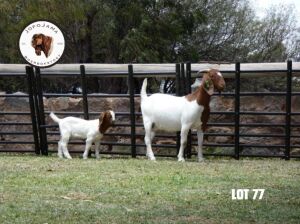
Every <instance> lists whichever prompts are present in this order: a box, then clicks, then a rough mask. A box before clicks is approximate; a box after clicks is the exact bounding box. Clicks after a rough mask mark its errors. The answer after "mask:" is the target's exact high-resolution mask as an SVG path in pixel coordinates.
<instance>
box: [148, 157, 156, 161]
mask: <svg viewBox="0 0 300 224" xmlns="http://www.w3.org/2000/svg"><path fill="white" fill-rule="evenodd" d="M148 159H149V160H151V161H156V158H155V157H154V156H151V157H150V156H149V157H148Z"/></svg>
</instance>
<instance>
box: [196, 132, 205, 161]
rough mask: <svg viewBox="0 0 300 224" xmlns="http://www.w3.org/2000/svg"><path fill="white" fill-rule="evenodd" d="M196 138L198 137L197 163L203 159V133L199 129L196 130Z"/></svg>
mask: <svg viewBox="0 0 300 224" xmlns="http://www.w3.org/2000/svg"><path fill="white" fill-rule="evenodd" d="M197 137H198V162H202V161H203V160H204V158H203V154H202V145H203V131H202V130H201V129H198V130H197Z"/></svg>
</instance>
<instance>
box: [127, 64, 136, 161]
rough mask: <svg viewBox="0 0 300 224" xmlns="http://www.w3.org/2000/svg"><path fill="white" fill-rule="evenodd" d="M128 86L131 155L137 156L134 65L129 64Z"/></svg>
mask: <svg viewBox="0 0 300 224" xmlns="http://www.w3.org/2000/svg"><path fill="white" fill-rule="evenodd" d="M128 88H129V102H130V123H131V125H130V127H131V132H130V133H131V134H130V138H131V156H132V157H133V158H135V157H136V136H135V105H134V103H135V100H134V80H133V66H132V65H128Z"/></svg>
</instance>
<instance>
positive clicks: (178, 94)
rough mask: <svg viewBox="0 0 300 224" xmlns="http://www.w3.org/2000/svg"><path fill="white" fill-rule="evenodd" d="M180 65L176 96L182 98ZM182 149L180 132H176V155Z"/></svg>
mask: <svg viewBox="0 0 300 224" xmlns="http://www.w3.org/2000/svg"><path fill="white" fill-rule="evenodd" d="M180 93H181V91H180V64H176V96H180ZM179 149H180V132H179V131H178V132H176V155H178V153H179Z"/></svg>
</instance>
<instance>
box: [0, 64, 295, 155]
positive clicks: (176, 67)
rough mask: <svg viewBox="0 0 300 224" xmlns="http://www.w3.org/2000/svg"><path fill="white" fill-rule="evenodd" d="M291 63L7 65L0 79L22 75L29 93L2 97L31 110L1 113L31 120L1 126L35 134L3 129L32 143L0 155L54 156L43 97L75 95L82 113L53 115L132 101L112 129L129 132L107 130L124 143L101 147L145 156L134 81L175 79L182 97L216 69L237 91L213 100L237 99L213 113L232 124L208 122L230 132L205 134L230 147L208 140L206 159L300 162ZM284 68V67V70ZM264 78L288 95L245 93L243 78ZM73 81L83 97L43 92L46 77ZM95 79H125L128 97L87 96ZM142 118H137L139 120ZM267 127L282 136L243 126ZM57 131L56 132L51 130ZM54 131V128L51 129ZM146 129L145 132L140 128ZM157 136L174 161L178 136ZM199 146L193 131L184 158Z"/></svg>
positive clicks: (3, 142)
mask: <svg viewBox="0 0 300 224" xmlns="http://www.w3.org/2000/svg"><path fill="white" fill-rule="evenodd" d="M294 64H295V66H294V65H293V64H292V62H291V61H288V62H287V63H262V64H240V63H236V64H227V65H211V64H191V63H186V64H184V63H181V64H148V65H141V64H133V65H109V64H107V65H105V64H104V65H103V64H102V65H99V64H82V65H76V66H74V65H56V66H54V67H52V68H46V69H42V70H40V69H39V68H33V67H30V66H26V67H25V70H24V65H22V66H21V65H17V66H15V68H14V69H13V68H10V67H9V68H8V69H3V66H4V65H0V77H1V78H7V77H8V78H15V77H24V78H26V79H27V80H26V81H27V84H28V93H26V94H19V93H16V94H6V93H5V94H4V93H0V97H8V98H11V97H16V98H28V101H29V108H28V111H24V112H22V111H1V112H0V115H1V116H30V121H31V122H24V121H2V120H0V125H3V126H12V125H15V126H17V127H19V126H20V127H21V126H31V127H32V131H21V130H20V131H2V130H0V136H4V137H5V136H8V135H9V136H31V137H32V139H33V140H32V141H29V140H28V141H27V140H13V141H7V140H5V139H4V140H2V139H1V140H0V145H4V146H5V147H4V148H3V147H2V148H0V152H18V150H15V149H9V148H6V146H7V147H9V145H14V144H28V145H33V149H32V150H28V149H25V150H20V151H21V152H35V153H36V154H43V155H48V153H49V152H56V151H57V150H55V147H54V149H53V146H52V147H51V148H50V149H49V145H56V144H57V137H56V140H55V141H54V140H52V139H53V138H51V140H50V138H49V137H50V136H59V131H58V130H57V127H58V126H57V125H56V124H53V123H51V124H49V123H47V122H46V120H47V119H46V118H47V117H48V115H49V113H50V111H45V108H44V102H43V98H44V97H46V98H51V97H75V98H81V99H82V111H81V112H69V111H58V112H55V113H56V114H57V115H62V116H82V117H83V118H84V119H90V118H91V116H95V117H96V116H98V115H99V112H90V111H89V103H88V102H89V101H88V99H89V98H107V97H109V98H124V99H128V100H129V108H128V111H116V118H119V117H123V118H124V117H126V118H127V121H126V122H124V121H121V122H119V121H118V122H116V123H115V124H114V127H121V128H122V127H127V128H128V129H126V130H127V131H126V132H121V133H118V132H108V133H106V134H105V135H106V136H108V137H114V136H121V137H124V139H125V140H126V141H125V142H114V141H107V140H105V141H102V142H101V144H102V145H105V146H108V147H109V148H112V147H114V146H128V147H130V149H131V150H130V152H123V151H117V152H116V151H103V152H101V153H103V154H111V155H114V154H118V155H130V156H132V157H136V156H140V155H145V154H142V153H140V152H138V150H137V148H141V147H142V148H145V144H144V143H138V142H137V140H138V139H139V142H143V137H144V131H142V132H140V131H139V132H138V131H137V128H142V127H143V124H142V123H141V117H142V114H141V112H138V108H136V99H137V98H139V97H140V95H139V94H136V93H135V89H136V87H137V86H135V80H136V79H141V78H144V77H163V78H167V77H168V78H173V79H174V80H175V83H176V95H177V96H183V95H186V94H188V93H190V92H191V81H192V80H191V79H192V78H194V77H197V76H199V74H198V72H199V70H204V69H206V68H208V67H215V68H218V69H219V70H220V71H221V72H222V74H223V75H224V77H225V78H234V82H235V87H234V92H224V93H221V94H220V93H215V94H214V95H213V97H220V96H222V97H232V98H234V108H233V110H232V111H211V116H224V115H226V116H229V117H231V118H232V121H230V122H228V121H219V122H212V121H210V122H209V123H208V126H209V127H228V128H231V130H232V132H231V133H224V132H220V133H213V132H209V131H208V132H206V133H204V136H205V137H206V138H209V137H230V138H232V142H231V143H214V142H210V141H205V143H204V144H203V146H204V147H206V148H207V149H208V150H207V152H206V153H204V155H207V156H231V157H234V158H236V159H239V158H240V157H245V156H247V157H248V156H249V157H280V158H284V159H286V160H289V159H290V158H300V155H291V149H292V148H298V147H299V148H300V145H297V144H294V145H293V144H292V143H291V139H293V138H298V137H300V134H293V133H292V128H298V127H300V124H298V123H296V124H294V123H292V122H291V118H292V116H299V115H300V112H292V111H291V97H292V96H299V95H300V93H299V92H293V91H292V82H293V80H292V77H294V76H295V77H296V76H299V75H300V63H294ZM284 65H285V66H284ZM261 75H266V76H271V75H279V76H285V77H286V91H282V92H241V91H240V82H241V78H244V77H257V76H261ZM53 76H59V77H73V76H77V77H79V78H80V80H81V87H82V93H81V94H69V93H68V94H61V93H45V92H44V91H43V89H42V82H43V78H45V77H53ZM89 77H97V78H106V77H126V78H127V79H128V82H127V83H128V93H127V94H103V93H101V94H100V93H99V94H98V93H92V94H90V93H88V86H87V83H86V82H87V78H89ZM247 96H275V97H284V98H285V111H280V112H267V111H244V110H241V105H240V104H241V103H240V101H241V97H247ZM271 115H272V116H281V117H284V118H285V119H284V121H282V122H277V123H267V122H260V123H247V122H244V121H243V119H242V118H243V116H271ZM137 119H138V120H137ZM246 127H248V128H255V127H259V128H263V127H274V128H275V127H276V128H282V130H284V131H283V133H281V134H278V133H259V134H253V133H244V132H243V128H246ZM53 128H54V129H56V131H53V130H52V129H53ZM50 129H51V130H50ZM142 130H143V129H142ZM156 138H158V139H159V138H162V139H169V140H171V141H173V142H174V143H173V144H170V143H168V144H165V143H163V144H161V143H159V144H153V148H155V149H157V148H167V149H171V153H169V154H160V155H158V156H170V157H172V156H173V157H175V156H176V155H177V153H178V150H179V146H180V133H177V134H176V133H174V134H158V135H156ZM241 138H250V139H251V138H280V139H282V140H283V141H282V144H257V143H256V142H255V140H254V141H251V140H249V141H248V142H247V143H243V142H242V141H241ZM69 144H70V145H83V144H85V142H84V141H81V140H72V141H70V142H69ZM194 146H197V142H196V133H195V132H194V131H190V133H189V135H188V144H187V147H186V150H185V156H186V157H187V158H191V156H193V155H196V153H195V152H194V151H193V150H192V147H194ZM210 148H219V149H220V152H214V153H210V152H209V149H210ZM226 148H230V149H232V151H231V152H230V153H227V151H224V150H223V149H226ZM247 148H279V149H281V150H282V153H277V154H272V155H267V154H263V153H262V154H257V155H255V154H249V153H242V151H243V150H244V149H247ZM70 152H73V153H82V152H83V151H79V150H75V151H74V150H73V151H72V150H70Z"/></svg>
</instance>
